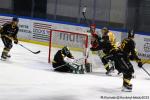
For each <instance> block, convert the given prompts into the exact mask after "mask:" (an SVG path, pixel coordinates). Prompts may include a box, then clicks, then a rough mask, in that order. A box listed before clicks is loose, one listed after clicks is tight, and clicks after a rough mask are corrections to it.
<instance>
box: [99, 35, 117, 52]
mask: <svg viewBox="0 0 150 100" xmlns="http://www.w3.org/2000/svg"><path fill="white" fill-rule="evenodd" d="M101 46H102V49H103V52H104V53H105V54H110V53H111V51H112V50H114V49H117V48H115V46H114V45H113V44H112V43H111V41H110V40H109V36H103V37H102V42H101Z"/></svg>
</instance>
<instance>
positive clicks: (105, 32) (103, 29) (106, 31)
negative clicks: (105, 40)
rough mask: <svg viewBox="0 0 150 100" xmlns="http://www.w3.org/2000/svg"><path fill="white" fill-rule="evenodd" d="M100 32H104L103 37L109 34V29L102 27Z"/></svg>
mask: <svg viewBox="0 0 150 100" xmlns="http://www.w3.org/2000/svg"><path fill="white" fill-rule="evenodd" d="M102 31H103V32H104V33H103V35H107V33H108V32H109V29H108V28H107V27H103V28H102Z"/></svg>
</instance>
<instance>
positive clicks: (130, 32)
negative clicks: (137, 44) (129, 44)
mask: <svg viewBox="0 0 150 100" xmlns="http://www.w3.org/2000/svg"><path fill="white" fill-rule="evenodd" d="M134 34H135V32H134V30H129V31H128V38H134Z"/></svg>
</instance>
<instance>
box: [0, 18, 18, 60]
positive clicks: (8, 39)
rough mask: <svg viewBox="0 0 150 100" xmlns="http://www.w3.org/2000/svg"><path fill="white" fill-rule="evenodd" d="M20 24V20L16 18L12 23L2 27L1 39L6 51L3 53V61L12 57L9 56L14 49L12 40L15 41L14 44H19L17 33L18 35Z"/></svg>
mask: <svg viewBox="0 0 150 100" xmlns="http://www.w3.org/2000/svg"><path fill="white" fill-rule="evenodd" d="M18 22H19V19H18V18H16V17H14V18H12V21H11V22H9V23H5V24H4V25H2V28H1V29H0V34H1V39H2V41H3V44H4V49H3V51H2V55H1V59H2V60H6V59H7V58H8V57H10V55H9V54H8V53H9V51H10V49H11V48H12V46H13V44H12V40H14V43H15V44H17V43H18V39H17V33H18V30H19V28H18Z"/></svg>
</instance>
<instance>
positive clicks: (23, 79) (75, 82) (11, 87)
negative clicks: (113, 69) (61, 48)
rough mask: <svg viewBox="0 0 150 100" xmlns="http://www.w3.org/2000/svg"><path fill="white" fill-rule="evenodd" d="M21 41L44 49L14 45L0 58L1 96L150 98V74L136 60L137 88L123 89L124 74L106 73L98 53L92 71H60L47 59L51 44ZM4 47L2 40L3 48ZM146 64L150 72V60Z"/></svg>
mask: <svg viewBox="0 0 150 100" xmlns="http://www.w3.org/2000/svg"><path fill="white" fill-rule="evenodd" d="M21 43H22V44H23V45H25V46H27V47H28V48H30V49H32V50H33V51H37V50H41V53H39V54H37V55H35V54H32V53H30V52H29V51H27V50H25V49H24V48H22V47H21V46H19V45H14V47H13V49H12V51H11V56H12V57H11V58H10V59H9V60H7V61H0V100H115V99H117V98H118V100H119V96H120V100H124V99H121V97H122V98H126V97H129V98H130V99H129V98H128V99H127V98H126V99H125V100H138V99H137V98H145V99H142V100H148V99H150V97H149V96H150V77H149V76H148V75H147V74H146V73H145V72H144V71H143V70H142V69H140V68H138V66H137V64H136V63H134V62H133V64H134V68H135V75H136V78H134V79H133V80H132V83H133V91H132V92H121V87H122V78H121V77H119V76H106V75H105V70H104V67H103V65H102V64H101V62H100V60H99V58H98V57H97V56H96V55H94V56H93V59H94V61H95V65H97V66H99V68H95V69H94V71H93V72H92V73H88V74H70V73H58V72H54V71H52V68H51V66H50V64H48V63H47V60H48V47H47V46H41V45H35V44H31V43H25V42H21ZM2 49H3V44H2V42H1V41H0V52H2ZM72 53H73V52H72ZM73 54H74V53H73ZM76 56H78V55H76ZM143 67H144V68H145V69H147V70H148V71H149V72H150V65H149V64H145V65H144V66H143ZM110 97H113V98H114V99H112V98H110ZM134 97H137V98H134ZM133 98H134V99H133Z"/></svg>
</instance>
